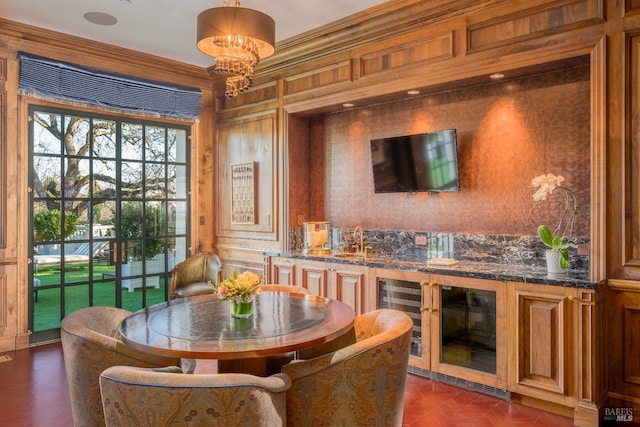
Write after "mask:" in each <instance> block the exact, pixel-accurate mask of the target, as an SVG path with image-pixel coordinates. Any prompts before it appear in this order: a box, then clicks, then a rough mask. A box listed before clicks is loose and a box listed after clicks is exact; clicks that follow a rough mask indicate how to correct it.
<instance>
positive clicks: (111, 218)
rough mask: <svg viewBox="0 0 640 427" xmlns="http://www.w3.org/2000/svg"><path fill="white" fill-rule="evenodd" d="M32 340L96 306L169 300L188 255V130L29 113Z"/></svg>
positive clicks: (60, 112)
mask: <svg viewBox="0 0 640 427" xmlns="http://www.w3.org/2000/svg"><path fill="white" fill-rule="evenodd" d="M30 118H31V119H32V120H31V128H30V144H31V145H30V155H31V165H32V170H31V194H32V199H31V223H32V227H33V233H32V236H31V238H32V245H31V253H30V258H31V260H32V264H31V265H32V269H31V275H30V285H31V287H32V290H33V298H32V301H31V304H30V313H31V316H30V323H31V324H30V327H31V330H32V331H33V332H34V333H33V335H32V341H40V340H45V339H51V338H54V337H55V336H57V335H59V327H60V321H61V319H62V318H63V317H64V316H65V315H66V314H68V313H70V312H72V311H75V310H78V309H79V308H83V307H88V306H93V305H107V306H117V307H122V308H125V309H127V310H131V311H135V310H138V309H140V308H143V307H146V306H148V305H151V304H155V303H158V302H161V301H165V300H166V299H167V298H168V286H169V281H170V279H171V274H170V272H171V269H172V268H173V267H174V266H175V265H176V263H178V262H180V261H181V260H183V259H185V258H186V256H187V248H188V237H187V230H188V229H189V225H188V218H189V215H188V209H189V201H188V186H189V180H188V176H189V175H188V156H187V153H188V128H187V127H181V126H175V125H168V124H164V123H156V122H154V123H151V122H147V121H143V120H132V119H126V120H124V119H122V118H116V117H106V116H98V115H93V114H85V113H78V112H73V111H66V110H61V109H51V108H43V107H31V111H30Z"/></svg>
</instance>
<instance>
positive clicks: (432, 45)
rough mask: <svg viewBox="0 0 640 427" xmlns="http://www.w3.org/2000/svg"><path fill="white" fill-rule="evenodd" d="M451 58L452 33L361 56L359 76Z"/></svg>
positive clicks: (452, 54)
mask: <svg viewBox="0 0 640 427" xmlns="http://www.w3.org/2000/svg"><path fill="white" fill-rule="evenodd" d="M453 56H454V52H453V33H452V32H449V33H447V34H441V35H435V36H430V37H426V38H424V39H423V40H419V41H415V42H413V43H407V44H401V45H398V46H396V47H395V48H393V49H388V50H384V51H379V52H374V53H370V54H367V55H363V56H362V57H361V58H360V76H361V77H367V76H370V75H373V74H377V73H382V72H385V71H392V70H396V69H398V68H402V67H405V66H407V65H416V64H426V63H431V62H435V61H444V60H447V59H451V58H453Z"/></svg>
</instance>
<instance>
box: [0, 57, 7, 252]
mask: <svg viewBox="0 0 640 427" xmlns="http://www.w3.org/2000/svg"><path fill="white" fill-rule="evenodd" d="M2 63H3V64H5V67H4V68H5V70H6V62H5V61H2ZM0 68H1V67H0ZM5 77H6V72H5ZM6 147H7V93H6V92H4V91H2V92H0V249H5V248H6V247H7V221H8V219H7V169H8V167H7V166H8V165H7V148H6Z"/></svg>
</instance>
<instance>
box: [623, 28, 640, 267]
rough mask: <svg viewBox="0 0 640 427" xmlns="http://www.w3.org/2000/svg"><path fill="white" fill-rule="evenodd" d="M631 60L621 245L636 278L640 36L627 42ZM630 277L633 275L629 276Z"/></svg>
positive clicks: (639, 263) (639, 210)
mask: <svg viewBox="0 0 640 427" xmlns="http://www.w3.org/2000/svg"><path fill="white" fill-rule="evenodd" d="M629 45H630V46H629V47H630V54H629V55H630V58H629V69H628V76H629V84H630V88H629V93H628V95H627V97H628V98H627V99H628V105H629V106H628V109H629V111H628V112H627V114H626V116H627V118H628V127H627V137H626V144H625V145H626V147H627V149H626V150H625V152H626V153H628V154H627V155H628V156H629V158H628V159H627V160H626V162H625V163H626V164H627V165H628V166H629V167H627V168H625V172H626V177H625V182H627V183H629V188H628V190H626V191H625V192H624V193H625V196H626V198H628V203H626V207H627V208H626V210H627V212H626V215H625V218H627V220H626V221H625V224H624V228H625V230H624V232H623V233H624V235H625V237H626V238H625V239H622V240H621V242H622V243H623V244H625V245H624V254H625V259H624V265H625V269H631V270H634V271H635V272H637V273H635V274H640V193H639V192H640V170H639V169H640V77H639V76H638V73H640V36H633V37H631V38H630V39H629ZM631 274H633V273H631Z"/></svg>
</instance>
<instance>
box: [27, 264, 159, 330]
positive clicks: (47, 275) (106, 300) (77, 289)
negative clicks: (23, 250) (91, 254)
mask: <svg viewBox="0 0 640 427" xmlns="http://www.w3.org/2000/svg"><path fill="white" fill-rule="evenodd" d="M114 271H115V267H114V266H110V265H99V264H98V263H94V265H93V280H94V281H97V282H94V284H93V296H92V298H93V304H90V303H89V301H90V295H89V284H88V283H87V282H88V280H89V264H88V263H83V264H78V265H73V266H67V269H66V270H65V289H64V307H65V312H66V314H69V313H71V312H73V311H76V310H79V309H81V308H84V307H88V306H90V305H94V306H115V305H116V292H117V291H118V288H117V286H116V282H115V280H113V279H111V280H109V277H110V276H109V275H103V273H113V272H114ZM60 277H61V274H60V270H59V269H55V268H39V269H38V272H37V274H35V275H34V278H37V279H38V280H40V286H39V287H36V288H35V289H38V290H37V291H36V292H34V303H33V313H34V314H33V316H34V325H33V330H34V332H38V331H44V330H48V329H56V328H59V327H60V320H61V316H60V307H61V292H62V290H61V289H60V288H59V286H60ZM170 280H171V276H170V274H168V276H167V277H166V278H165V277H164V276H160V287H159V288H158V289H156V288H153V287H147V288H145V291H146V306H150V305H153V304H157V303H160V302H163V301H165V287H166V286H167V285H168V284H169V281H170ZM46 286H58V287H56V288H50V289H43V287H46ZM120 292H121V294H122V308H124V309H125V310H129V311H137V310H139V309H141V308H143V290H142V288H137V289H135V290H134V291H133V292H129V291H128V290H127V289H126V288H121V289H120Z"/></svg>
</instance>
